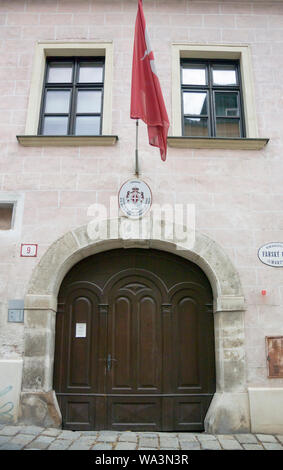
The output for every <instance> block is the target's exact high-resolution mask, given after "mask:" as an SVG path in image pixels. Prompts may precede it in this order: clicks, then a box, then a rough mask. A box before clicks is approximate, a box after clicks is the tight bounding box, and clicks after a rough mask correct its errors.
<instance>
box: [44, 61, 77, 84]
mask: <svg viewBox="0 0 283 470" xmlns="http://www.w3.org/2000/svg"><path fill="white" fill-rule="evenodd" d="M71 81H72V63H71V62H70V63H69V62H50V63H49V67H48V74H47V82H48V83H70V82H71Z"/></svg>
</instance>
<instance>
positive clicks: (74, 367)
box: [67, 296, 93, 388]
mask: <svg viewBox="0 0 283 470" xmlns="http://www.w3.org/2000/svg"><path fill="white" fill-rule="evenodd" d="M92 311H93V305H92V302H91V301H90V299H88V298H87V297H82V296H80V297H77V298H75V299H74V300H73V302H72V304H71V305H70V326H71V328H70V341H69V351H68V355H69V370H68V378H67V388H72V387H80V388H91V331H92ZM79 328H83V329H85V334H86V336H85V337H84V336H82V337H80V336H78V335H80V334H82V333H81V332H80V331H79ZM83 334H84V332H83Z"/></svg>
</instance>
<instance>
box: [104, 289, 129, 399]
mask: <svg viewBox="0 0 283 470" xmlns="http://www.w3.org/2000/svg"><path fill="white" fill-rule="evenodd" d="M132 312H133V308H132V302H131V300H130V299H129V298H127V297H125V296H119V297H117V299H115V301H114V305H113V310H112V311H111V309H110V316H109V318H108V320H109V322H108V338H109V340H108V342H109V343H108V344H109V346H108V350H109V353H108V354H111V364H110V365H111V373H110V375H109V379H110V384H109V387H108V392H109V393H110V392H111V391H113V392H118V391H120V392H121V391H126V392H129V391H132V390H134V385H133V371H134V367H133V350H132Z"/></svg>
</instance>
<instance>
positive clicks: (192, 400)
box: [173, 396, 211, 431]
mask: <svg viewBox="0 0 283 470" xmlns="http://www.w3.org/2000/svg"><path fill="white" fill-rule="evenodd" d="M210 401H211V400H209V401H208V399H207V397H201V396H196V397H194V396H183V397H176V398H174V411H175V413H174V415H175V419H174V425H173V427H174V429H176V431H182V430H183V431H195V430H202V429H203V421H204V418H205V415H206V412H207V409H208V405H209V403H210Z"/></svg>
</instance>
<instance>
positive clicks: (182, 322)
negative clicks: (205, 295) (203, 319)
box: [172, 297, 200, 393]
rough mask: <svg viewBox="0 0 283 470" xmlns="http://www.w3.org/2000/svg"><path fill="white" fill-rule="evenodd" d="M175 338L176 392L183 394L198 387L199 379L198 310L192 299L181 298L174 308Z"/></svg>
mask: <svg viewBox="0 0 283 470" xmlns="http://www.w3.org/2000/svg"><path fill="white" fill-rule="evenodd" d="M174 312H175V315H174V316H173V323H175V325H172V326H175V330H176V336H175V338H174V349H175V351H176V354H175V355H174V356H175V360H176V371H177V380H176V390H178V391H180V392H181V393H184V391H185V390H186V389H190V388H192V387H194V388H195V387H199V386H200V377H199V356H198V343H199V324H198V322H199V315H198V313H199V312H198V308H197V305H196V303H195V302H194V301H193V299H191V298H189V297H184V298H182V299H181V300H180V301H179V302H178V303H177V304H176V306H175V309H174Z"/></svg>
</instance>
